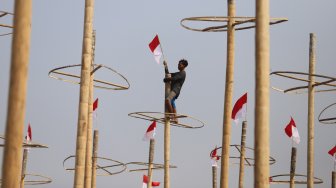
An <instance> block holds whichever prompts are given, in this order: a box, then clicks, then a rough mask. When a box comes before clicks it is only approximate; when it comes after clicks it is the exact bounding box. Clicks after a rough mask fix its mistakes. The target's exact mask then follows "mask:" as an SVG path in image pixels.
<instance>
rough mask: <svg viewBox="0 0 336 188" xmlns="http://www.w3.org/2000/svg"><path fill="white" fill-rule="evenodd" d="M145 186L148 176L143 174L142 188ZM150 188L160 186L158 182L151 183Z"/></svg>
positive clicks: (145, 187)
mask: <svg viewBox="0 0 336 188" xmlns="http://www.w3.org/2000/svg"><path fill="white" fill-rule="evenodd" d="M147 184H148V176H146V175H145V174H144V175H143V178H142V188H147ZM152 186H153V187H157V186H160V182H158V181H152Z"/></svg>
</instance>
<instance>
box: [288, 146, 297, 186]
mask: <svg viewBox="0 0 336 188" xmlns="http://www.w3.org/2000/svg"><path fill="white" fill-rule="evenodd" d="M295 169H296V147H293V146H292V153H291V164H290V185H289V187H290V188H295V182H294V177H295Z"/></svg>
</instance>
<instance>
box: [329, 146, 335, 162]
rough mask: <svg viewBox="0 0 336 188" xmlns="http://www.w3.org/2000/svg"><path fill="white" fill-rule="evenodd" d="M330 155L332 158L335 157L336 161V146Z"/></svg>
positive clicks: (330, 151)
mask: <svg viewBox="0 0 336 188" xmlns="http://www.w3.org/2000/svg"><path fill="white" fill-rule="evenodd" d="M328 153H329V155H331V156H332V157H334V159H335V161H336V155H335V153H336V145H335V146H334V147H333V148H331V150H329V151H328Z"/></svg>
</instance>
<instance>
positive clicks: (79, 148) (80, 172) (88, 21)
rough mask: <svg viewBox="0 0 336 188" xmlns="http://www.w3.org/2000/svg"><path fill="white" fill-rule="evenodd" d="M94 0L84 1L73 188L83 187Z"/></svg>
mask: <svg viewBox="0 0 336 188" xmlns="http://www.w3.org/2000/svg"><path fill="white" fill-rule="evenodd" d="M93 5H94V0H85V15H84V17H85V18H84V34H83V49H82V68H81V79H80V80H81V81H80V97H79V110H78V111H79V112H78V124H77V140H76V164H75V176H74V188H83V187H84V176H85V152H86V140H87V126H88V103H89V85H90V70H91V69H90V65H91V59H92V20H93Z"/></svg>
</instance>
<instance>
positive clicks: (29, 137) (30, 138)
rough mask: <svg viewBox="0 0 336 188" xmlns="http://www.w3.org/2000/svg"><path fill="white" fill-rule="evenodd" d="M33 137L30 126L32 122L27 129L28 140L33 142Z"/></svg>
mask: <svg viewBox="0 0 336 188" xmlns="http://www.w3.org/2000/svg"><path fill="white" fill-rule="evenodd" d="M32 139H33V137H32V130H31V127H30V123H29V124H28V130H27V135H26V142H27V143H29V142H31V141H32Z"/></svg>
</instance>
